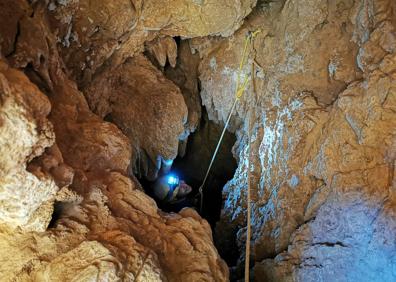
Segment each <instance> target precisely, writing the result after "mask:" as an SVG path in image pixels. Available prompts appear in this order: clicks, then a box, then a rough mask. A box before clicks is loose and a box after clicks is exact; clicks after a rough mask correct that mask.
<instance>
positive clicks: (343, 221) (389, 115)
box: [195, 0, 396, 281]
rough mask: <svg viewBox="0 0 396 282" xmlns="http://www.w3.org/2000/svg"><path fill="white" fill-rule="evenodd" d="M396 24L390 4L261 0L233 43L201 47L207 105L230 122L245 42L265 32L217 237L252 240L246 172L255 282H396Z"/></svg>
mask: <svg viewBox="0 0 396 282" xmlns="http://www.w3.org/2000/svg"><path fill="white" fill-rule="evenodd" d="M395 13H396V6H395V2H394V1H389V0H373V1H342V0H340V1H331V2H327V1H309V0H306V1H275V2H270V3H267V2H266V1H264V2H262V3H260V4H259V6H258V8H257V9H256V10H255V12H254V13H253V14H252V15H251V16H249V20H248V21H247V22H246V24H244V26H243V27H242V28H241V29H240V30H239V31H238V32H237V33H235V35H234V36H232V37H230V38H229V39H223V40H215V41H212V42H210V41H211V40H209V42H205V41H204V42H196V43H195V44H196V45H197V47H196V49H197V50H199V51H200V52H201V54H202V57H203V61H202V63H201V65H200V79H201V85H202V93H201V94H202V99H203V103H204V104H205V106H206V108H207V109H208V112H209V117H210V118H211V119H213V120H215V121H219V122H224V121H225V118H226V116H227V114H228V112H229V109H230V108H231V104H232V101H233V98H234V97H233V91H234V88H235V84H236V83H235V82H236V77H237V67H238V65H239V61H240V58H241V56H242V50H243V42H244V39H245V36H246V34H247V33H248V31H255V30H257V29H259V28H260V29H261V33H260V34H258V35H257V37H256V39H255V41H254V45H253V47H252V49H251V50H250V58H249V60H248V63H247V64H246V66H245V67H244V69H243V77H245V76H246V75H248V76H250V77H251V83H250V84H249V90H248V91H247V93H245V96H244V97H243V98H242V100H241V103H240V104H239V105H238V106H237V110H236V114H235V115H234V116H233V119H232V130H236V131H237V134H238V136H239V141H238V143H237V145H236V146H235V153H237V154H238V159H239V167H238V169H237V172H236V175H235V177H234V179H233V180H232V181H230V182H229V183H228V185H227V186H226V187H225V191H224V193H225V197H226V201H225V204H224V211H223V216H222V224H221V225H220V226H219V232H220V233H221V234H222V235H221V236H222V238H225V239H227V236H226V234H227V233H226V232H225V230H230V229H234V231H235V230H239V231H238V239H237V242H234V244H239V243H242V242H243V241H244V240H245V237H244V236H245V229H244V227H245V226H246V210H245V207H246V184H247V174H248V170H250V172H251V173H250V178H249V181H250V186H251V189H252V194H253V210H252V214H253V215H252V218H251V220H252V232H253V235H252V245H253V261H254V262H255V263H256V266H255V267H254V274H255V278H256V280H257V281H318V280H323V281H334V280H337V281H357V280H360V281H373V280H378V279H379V280H381V281H393V280H395V279H396V276H395V275H396V274H395V272H394V270H393V267H394V262H395V258H396V256H395V254H396V245H395V243H396V241H395V238H396V237H395V234H396V233H395V230H396V229H395V227H396V225H395V221H394V217H395V214H396V208H395V205H394V195H395V194H394V191H395V182H394V165H395V152H396V147H395V144H396V143H395V142H396V139H395V138H396V137H395V133H396V131H395V129H396V113H395V102H396V100H395V97H396V96H395V95H396V92H395V89H396V88H395V87H396V80H395V78H396V77H395V66H396V65H395V58H396V57H395V56H396V30H395V28H396V25H395V23H396V17H395ZM206 41H207V40H206ZM249 121H251V122H249ZM249 138H250V139H249ZM248 161H249V163H248ZM391 238H392V239H391ZM220 239H221V238H220ZM226 243H227V242H226ZM226 247H227V246H226ZM228 248H231V246H230V245H228ZM243 248H244V246H243V244H241V245H240V249H241V255H242V256H241V257H243ZM241 259H242V258H241ZM239 266H241V264H239ZM236 272H238V271H236ZM334 273H336V274H334ZM237 276H238V275H237ZM239 276H240V274H239Z"/></svg>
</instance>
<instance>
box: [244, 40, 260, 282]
mask: <svg viewBox="0 0 396 282" xmlns="http://www.w3.org/2000/svg"><path fill="white" fill-rule="evenodd" d="M251 51H254V55H253V56H254V57H253V64H252V72H251V73H252V80H251V82H252V94H253V96H254V99H255V100H256V107H257V101H258V98H257V95H256V85H255V73H256V72H255V66H256V64H255V63H254V62H255V60H256V50H255V49H254V46H253V44H252V45H251ZM252 114H253V109H252V108H251V109H250V111H249V127H248V146H249V147H248V152H247V155H248V161H247V170H248V171H247V191H246V192H247V193H246V203H247V218H246V221H247V224H246V244H245V282H249V280H250V239H251V229H252V228H251V217H252V208H251V202H252V194H251V190H250V175H251V171H250V169H251V168H250V161H251V158H252V149H251V146H252V141H251V133H252V130H253V120H254V119H253V118H252Z"/></svg>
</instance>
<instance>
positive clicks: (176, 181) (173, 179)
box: [168, 175, 179, 185]
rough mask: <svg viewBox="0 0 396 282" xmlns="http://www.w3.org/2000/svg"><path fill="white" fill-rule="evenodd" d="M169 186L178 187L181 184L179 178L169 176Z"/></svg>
mask: <svg viewBox="0 0 396 282" xmlns="http://www.w3.org/2000/svg"><path fill="white" fill-rule="evenodd" d="M168 184H169V185H178V184H179V177H177V176H174V175H169V176H168Z"/></svg>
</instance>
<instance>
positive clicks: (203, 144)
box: [172, 111, 237, 229]
mask: <svg viewBox="0 0 396 282" xmlns="http://www.w3.org/2000/svg"><path fill="white" fill-rule="evenodd" d="M222 129H223V127H222V126H219V125H217V124H215V123H214V122H212V121H209V119H208V117H207V114H206V112H205V111H204V112H203V118H202V120H201V124H200V127H199V129H198V130H197V131H196V132H194V133H193V134H192V135H191V136H190V137H189V140H188V143H187V149H186V154H185V156H183V157H178V158H176V160H175V161H174V164H173V167H172V171H173V172H175V173H176V174H177V175H179V176H180V178H181V179H184V180H185V181H186V182H187V183H188V184H190V185H191V186H192V187H193V189H194V190H193V193H192V194H194V195H197V194H198V188H199V186H200V185H201V184H202V181H203V179H204V176H205V173H206V170H207V168H208V166H209V163H210V160H211V158H212V156H213V152H214V150H215V148H216V145H217V142H218V138H219V136H220V134H221V131H222ZM235 141H236V139H235V136H234V135H233V134H232V133H229V132H227V133H226V135H225V137H224V139H223V142H222V144H221V147H220V149H219V152H218V154H217V157H216V160H215V162H214V164H213V167H212V169H211V171H210V174H209V177H208V179H207V181H206V184H205V187H204V201H203V209H202V212H201V216H202V217H204V218H205V219H206V220H208V222H209V223H210V225H211V226H212V228H213V229H214V227H215V224H216V222H217V221H218V220H219V219H220V211H221V207H222V190H223V187H224V185H225V184H226V183H227V181H229V180H230V179H231V178H232V177H233V176H234V172H235V170H236V167H237V164H236V161H235V159H234V157H233V155H232V146H233V145H234V143H235Z"/></svg>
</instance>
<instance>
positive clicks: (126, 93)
mask: <svg viewBox="0 0 396 282" xmlns="http://www.w3.org/2000/svg"><path fill="white" fill-rule="evenodd" d="M84 92H85V95H86V97H87V100H88V103H89V105H90V108H91V109H93V111H94V112H95V113H97V114H98V115H99V116H101V117H102V118H107V119H109V120H111V121H112V122H113V123H114V124H116V125H117V126H118V127H119V128H120V129H121V130H122V131H123V132H124V133H125V134H126V135H127V136H128V137H129V139H130V141H131V144H133V146H134V156H133V159H132V162H133V163H136V164H135V165H134V166H135V170H136V171H137V172H138V173H141V174H142V175H145V176H147V177H148V178H149V179H155V178H156V176H157V172H158V170H159V169H160V168H161V163H162V161H167V160H173V159H175V158H176V156H177V152H178V145H179V139H186V138H187V136H188V132H186V133H185V132H184V131H185V130H184V124H185V122H186V121H187V107H186V105H185V103H184V99H183V96H182V94H181V93H180V90H179V88H177V86H176V85H174V84H173V83H172V82H171V81H169V80H167V79H166V78H165V77H164V75H163V74H162V73H161V72H160V71H159V70H157V69H156V68H155V67H154V66H153V65H152V64H151V63H150V62H149V61H148V59H146V58H145V57H144V56H137V57H135V58H133V59H129V60H127V61H126V62H125V63H124V64H122V65H120V66H119V67H118V68H117V69H116V70H115V71H113V72H110V73H104V74H103V75H99V76H97V77H96V78H95V79H94V80H93V81H92V83H91V84H90V86H89V87H88V88H87V89H85V90H84Z"/></svg>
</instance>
